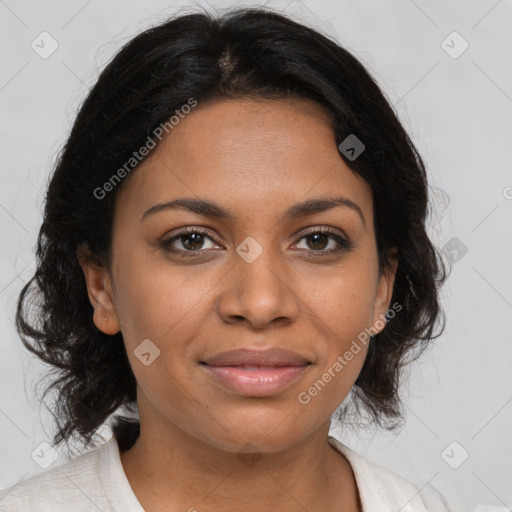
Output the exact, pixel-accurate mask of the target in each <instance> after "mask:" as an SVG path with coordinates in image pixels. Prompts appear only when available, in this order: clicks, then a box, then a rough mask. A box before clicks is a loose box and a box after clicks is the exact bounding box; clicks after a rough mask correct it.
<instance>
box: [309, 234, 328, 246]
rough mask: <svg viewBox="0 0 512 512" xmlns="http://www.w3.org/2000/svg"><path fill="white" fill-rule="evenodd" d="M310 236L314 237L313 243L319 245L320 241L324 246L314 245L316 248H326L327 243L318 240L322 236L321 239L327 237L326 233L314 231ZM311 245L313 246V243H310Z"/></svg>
mask: <svg viewBox="0 0 512 512" xmlns="http://www.w3.org/2000/svg"><path fill="white" fill-rule="evenodd" d="M310 237H311V238H312V239H314V242H313V245H317V244H318V243H320V245H321V246H322V247H314V248H316V249H323V248H325V243H323V244H322V243H321V241H320V242H319V241H318V238H320V240H321V239H322V238H324V239H325V238H327V237H326V235H325V233H314V234H312V235H310ZM324 242H325V240H324ZM310 247H311V245H310Z"/></svg>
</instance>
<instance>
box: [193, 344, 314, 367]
mask: <svg viewBox="0 0 512 512" xmlns="http://www.w3.org/2000/svg"><path fill="white" fill-rule="evenodd" d="M201 363H202V364H207V365H209V366H243V365H252V366H305V365H307V364H310V361H308V360H307V359H306V358H304V357H302V356H300V355H299V354H296V353H294V352H290V351H288V350H284V349H282V348H272V349H267V350H253V349H247V348H241V349H237V350H229V351H227V352H220V353H219V354H215V355H214V356H212V357H209V358H208V359H206V360H204V361H201Z"/></svg>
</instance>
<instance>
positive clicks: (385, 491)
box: [329, 436, 449, 512]
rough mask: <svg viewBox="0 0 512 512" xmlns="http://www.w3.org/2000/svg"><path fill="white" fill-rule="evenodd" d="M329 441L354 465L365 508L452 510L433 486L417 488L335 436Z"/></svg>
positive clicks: (372, 510) (424, 511) (368, 511)
mask: <svg viewBox="0 0 512 512" xmlns="http://www.w3.org/2000/svg"><path fill="white" fill-rule="evenodd" d="M329 444H331V446H333V447H334V448H335V449H337V450H338V451H339V452H340V453H342V454H343V455H344V456H345V457H346V458H347V460H348V461H349V463H350V465H351V466H352V470H353V472H354V476H355V478H356V482H357V486H358V490H359V495H360V497H361V502H362V506H363V510H364V512H384V511H388V510H389V511H392V510H393V511H395V510H400V511H401V512H449V509H448V507H447V505H446V502H445V501H444V499H443V497H442V496H441V495H440V494H439V493H438V492H437V491H436V490H435V489H434V488H433V487H432V486H430V485H425V486H423V487H421V488H418V487H416V486H415V485H413V484H412V483H411V482H409V481H408V480H406V479H404V478H402V477H401V476H399V475H397V474H396V473H394V472H393V471H390V470H389V469H386V468H384V467H382V466H380V465H379V464H376V463H374V462H372V461H370V460H369V459H367V458H365V457H363V456H362V455H359V454H358V453H356V452H355V451H353V450H352V449H350V448H349V447H348V446H345V445H344V444H342V443H341V442H340V441H338V440H337V439H335V438H334V437H331V436H329Z"/></svg>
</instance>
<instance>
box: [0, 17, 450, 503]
mask: <svg viewBox="0 0 512 512" xmlns="http://www.w3.org/2000/svg"><path fill="white" fill-rule="evenodd" d="M427 205H428V184H427V178H426V172H425V168H424V164H423V162H422V160H421V157H420V156H419V154H418V153H417V151H416V148H415V147H414V145H413V144H412V142H411V141H410V139H409V137H408V135H407V134H406V132H405V131H404V129H403V127H402V126H401V124H400V122H399V120H398V119H397V117H396V115H395V114H394V112H393V110H392V108H391V107H390V105H389V103H388V102H387V100H386V99H385V97H384V95H383V94H382V92H381V91H380V89H379V88H378V86H377V84H376V83H375V81H374V80H373V79H372V78H371V76H370V75H369V74H368V72H367V71H366V70H365V69H364V67H363V66H362V65H361V64H360V63H359V62H358V61H357V60H356V59H355V58H354V57H353V56H352V55H351V54H350V53H348V52H347V51H346V50H344V49H343V48H341V47H340V46H339V45H338V44H337V43H335V42H333V41H331V40H329V39H328V38H326V37H325V36H323V35H321V34H320V33H318V32H316V31H314V30H312V29H311V28H308V27H306V26H303V25H301V24H299V23H297V22H295V21H292V20H290V19H288V18H286V17H285V16H283V15H280V14H277V13H275V12H272V11H270V10H266V9H233V10H232V11H231V12H228V13H225V14H224V15H223V16H219V17H214V16H211V15H208V14H203V13H201V14H190V15H183V16H179V17H176V18H174V19H171V20H169V21H167V22H166V23H163V24H161V25H159V26H156V27H154V28H152V29H150V30H147V31H146V32H144V33H142V34H140V35H139V36H137V37H136V38H134V39H133V40H132V41H131V42H129V43H128V44H127V45H126V46H125V47H124V48H123V49H122V50H121V51H120V52H119V53H118V54H117V55H116V56H115V58H114V59H113V60H112V62H111V63H110V64H109V65H108V66H107V67H106V69H105V70H104V71H103V72H102V74H101V76H100V77H99V79H98V81H97V83H96V85H95V86H94V87H93V88H92V90H91V91H90V93H89V95H88V97H87V99H86V100H85V102H84V104H83V106H82V107H81V109H80V111H79V113H78V115H77V118H76V121H75V123H74V126H73V129H72V131H71V134H70V136H69V139H68V141H67V144H66V146H65V148H64V150H63V152H62V154H61V155H60V159H59V161H58V164H57V166H56V169H55V171H54V173H53V175H52V178H51V182H50V184H49V188H48V192H47V196H46V205H45V215H44V221H43V225H42V227H41V231H40V236H39V240H38V248H37V270H36V274H35V276H34V278H33V279H32V280H31V281H30V282H29V283H28V284H27V285H26V286H25V287H24V289H23V291H22V293H21V296H20V299H19V304H18V311H17V327H18V330H19V332H20V335H21V337H22V340H23V343H24V344H25V346H26V347H27V348H28V349H29V350H30V351H32V352H33V353H35V354H36V355H37V356H38V357H40V358H41V359H42V360H44V361H45V362H47V363H49V364H50V365H52V366H53V367H55V369H57V370H58V371H59V378H58V379H57V380H55V381H54V382H53V384H52V386H51V387H50V388H48V389H47V392H48V391H50V389H54V390H56V391H58V400H57V401H56V403H57V410H56V412H55V419H56V423H57V434H56V435H55V438H54V442H55V443H56V444H59V443H61V442H63V441H69V439H70V438H72V437H77V438H78V439H80V440H82V441H83V442H84V443H85V445H86V446H91V445H92V444H93V439H94V435H95V432H96V431H97V430H98V429H99V428H100V427H101V426H102V425H104V424H105V423H110V424H112V426H113V433H114V435H113V436H112V438H111V439H110V440H108V441H107V442H105V443H104V444H103V445H101V446H100V447H99V448H96V449H94V450H92V451H89V452H88V453H85V454H81V455H79V456H78V457H77V458H75V459H73V460H71V461H69V462H67V463H66V464H64V465H61V466H57V467H54V468H51V469H48V470H47V471H45V472H43V473H41V474H39V475H37V476H35V477H32V478H29V479H27V480H25V481H23V482H20V483H18V484H17V485H15V486H12V487H11V488H9V489H6V490H4V491H3V492H2V494H0V510H9V511H18V510H20V511H21V510H23V511H29V510H38V511H40V510H51V511H52V512H58V511H61V510H69V509H70V508H72V509H73V510H75V511H78V510H80V511H82V510H84V511H86V510H103V511H107V510H123V511H138V512H142V511H143V510H145V511H146V512H154V511H160V510H189V511H194V510H197V511H201V512H209V511H220V510H222V511H224V510H242V509H243V510H245V511H262V510H283V511H298V510H308V511H320V510H323V511H325V510H332V511H335V510H336V511H337V510H344V511H350V512H355V511H364V512H376V511H378V512H382V511H387V510H390V511H391V510H393V511H397V510H400V511H404V512H405V511H425V510H429V511H430V510H432V511H438V510H447V509H446V508H445V505H444V504H443V500H442V498H441V496H440V495H439V494H438V493H437V492H436V491H434V490H433V489H432V488H430V487H429V486H426V487H424V488H422V489H421V490H419V489H418V488H417V487H415V486H414V485H413V484H412V483H409V482H407V481H406V480H404V479H402V478H400V477H399V476H397V475H395V474H394V473H392V472H390V471H388V470H386V469H384V468H381V467H379V466H377V465H375V464H373V463H372V462H370V461H369V460H366V459H365V458H363V457H361V456H359V455H358V454H356V453H355V452H353V451H352V450H350V449H349V448H348V447H346V446H345V445H344V444H342V443H341V442H340V441H339V440H337V439H335V438H333V437H331V436H329V428H330V425H331V419H335V418H336V414H335V413H336V411H338V416H337V419H338V420H339V421H341V422H343V421H348V418H349V413H350V412H352V413H354V412H355V413H356V414H357V415H358V417H362V416H364V415H365V414H366V415H369V417H370V418H371V419H372V420H373V421H375V422H376V423H377V424H378V425H381V426H383V427H388V428H392V427H393V426H394V425H395V424H396V423H397V420H400V418H401V409H400V401H399V398H398V394H397V391H398V384H399V378H400V371H401V368H402V367H403V365H404V363H405V361H406V360H407V361H410V360H411V359H412V358H413V357H417V356H418V355H419V354H420V352H421V351H422V349H424V348H425V347H426V346H427V345H428V342H429V341H430V340H432V339H433V338H435V337H436V336H438V335H439V334H440V332H442V328H443V327H444V325H443V326H442V328H441V330H440V332H438V333H435V327H436V324H437V322H438V320H439V319H440V318H441V317H442V310H441V307H440V303H439V298H438V293H439V288H440V286H441V285H442V283H443V281H444V279H445V278H446V273H445V269H444V265H443V263H442V260H441V258H440V256H439V253H438V252H437V250H436V248H435V247H434V246H433V244H432V243H431V241H430V239H429V238H428V236H427V234H426V230H425V219H426V212H427ZM33 287H34V288H33ZM31 292H32V293H33V292H37V293H38V294H39V295H38V296H37V299H38V300H39V302H38V305H39V310H38V313H37V315H36V317H37V319H38V322H37V323H36V324H31V323H30V319H29V310H28V304H29V298H30V297H31ZM29 338H31V339H32V340H33V341H34V343H31V342H29V340H28V339H29ZM340 404H342V405H341V406H340ZM120 408H125V409H126V410H127V411H129V412H132V413H135V417H134V418H130V417H128V416H122V415H119V414H115V413H116V412H118V411H119V409H120Z"/></svg>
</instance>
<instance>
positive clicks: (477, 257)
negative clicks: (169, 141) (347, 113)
mask: <svg viewBox="0 0 512 512" xmlns="http://www.w3.org/2000/svg"><path fill="white" fill-rule="evenodd" d="M210 3H211V4H212V5H214V6H216V7H217V8H222V7H223V6H227V5H233V4H232V3H227V2H214V0H211V1H210ZM240 3H242V2H240ZM243 3H244V4H246V3H245V2H243ZM262 4H263V2H261V3H251V4H250V5H262ZM193 5H196V6H198V5H203V6H207V5H208V4H207V3H206V2H205V1H201V2H195V4H192V3H191V2H171V1H161V0H159V1H153V2H151V3H148V2H144V1H142V0H128V1H126V0H124V1H120V0H119V1H117V0H103V1H100V0H89V1H86V0H70V1H67V2H62V1H61V2H58V1H56V0H51V1H50V0H48V1H40V2H36V1H35V0H32V1H16V0H0V39H1V44H0V62H1V68H0V108H1V114H2V115H1V121H0V129H1V140H2V153H1V158H2V162H1V167H0V169H1V171H0V172H1V187H0V237H1V247H2V249H1V251H0V263H1V265H0V303H1V310H0V329H1V332H2V336H1V338H0V343H1V345H0V354H1V357H0V429H1V433H2V435H1V439H0V488H4V487H8V486H10V485H13V484H15V483H16V482H17V481H19V480H20V479H21V478H26V477H28V476H31V475H33V474H36V473H39V472H41V471H43V468H41V467H40V466H38V465H37V464H36V463H35V462H34V460H33V459H32V458H31V452H32V451H33V450H34V448H35V447H36V446H38V445H39V444H40V443H41V442H44V441H48V440H50V437H51V434H52V429H51V417H50V416H49V414H48V413H47V412H46V411H45V410H44V409H40V407H39V404H38V403H37V400H36V399H35V395H34V391H33V386H34V383H35V379H36V378H37V377H38V376H39V375H40V374H41V372H42V371H44V369H45V368H44V367H43V365H42V364H40V363H39V362H37V361H35V360H34V359H33V357H32V356H29V355H28V352H27V351H26V350H25V348H24V347H23V346H22V344H21V342H20V340H19V338H18V335H17V333H16V331H15V329H14V314H15V308H16V301H17V297H18V294H19V292H20V290H21V287H22V285H23V284H24V283H25V282H27V280H28V279H29V278H30V277H31V272H32V271H33V269H34V247H35V241H36V237H37V233H38V230H39V227H40V224H41V220H42V217H41V212H42V202H43V198H44V190H45V184H46V179H47V175H48V173H49V172H50V170H51V167H52V165H53V163H54V161H55V155H56V152H57V151H58V150H59V149H60V148H61V146H62V144H63V143H64V141H65V139H66V135H67V133H68V130H69V129H70V126H71V123H72V121H73V119H74V116H75V111H76V109H77V107H78V106H79V105H80V103H81V101H82V99H83V97H84V95H85V93H86V91H87V89H88V88H89V87H90V86H91V85H92V84H93V83H94V82H95V79H96V78H97V76H98V73H99V71H100V70H101V69H103V67H104V65H105V64H106V63H107V62H108V60H109V59H110V58H111V56H112V55H113V54H114V53H115V52H116V51H117V49H118V48H119V47H120V46H121V45H122V44H123V43H125V42H126V41H128V40H129V39H130V38H131V37H133V36H134V35H135V34H137V33H139V32H140V31H141V30H143V29H145V28H147V27H149V26H150V25H153V24H155V23H157V22H159V21H161V20H163V19H164V18H165V17H167V16H169V15H172V14H173V13H174V12H176V10H177V9H178V8H179V7H181V6H189V8H193ZM246 5H247V4H246ZM268 5H270V6H273V7H275V8H278V9H281V10H283V9H284V10H285V11H286V12H287V13H288V14H290V15H292V16H295V17H296V18H297V19H300V20H301V21H304V22H307V23H309V24H310V25H311V26H314V27H315V28H318V29H319V30H321V31H323V32H324V33H326V34H330V35H331V36H333V37H334V38H336V39H337V40H338V41H339V42H340V43H341V44H342V45H344V46H345V47H346V48H347V49H349V50H350V51H352V52H353V53H354V54H355V55H356V56H357V57H358V58H359V59H360V60H361V61H362V62H363V63H364V64H365V65H366V66H367V67H368V69H369V70H370V72H371V73H372V74H373V75H374V76H375V77H376V79H377V80H378V82H379V84H380V85H381V87H382V88H383V89H384V91H385V93H386V95H387V96H388V98H389V99H390V101H391V102H392V103H393V104H394V106H395V108H396V110H397V112H398V114H399V116H400V118H401V120H402V121H403V123H404V124H405V126H406V128H407V130H408V131H409V134H410V136H411V138H412V139H413V141H414V142H415V144H416V145H417V147H418V149H419V151H420V152H421V154H422V156H423V157H424V159H425V162H426V164H427V167H428V172H429V175H430V180H431V185H432V186H433V187H436V188H437V189H439V190H437V192H436V193H435V194H434V196H433V205H434V212H433V216H432V218H431V220H430V227H429V229H430V233H431V235H432V237H433V238H434V240H435V242H436V243H437V244H438V245H439V246H440V247H443V246H445V244H447V243H448V242H449V241H450V240H451V239H452V238H453V237H456V238H457V239H458V241H459V246H460V245H461V244H464V246H466V247H467V253H466V254H464V255H463V256H462V257H460V256H461V254H462V253H461V252H459V256H458V257H459V258H460V259H459V260H458V261H456V262H455V263H454V267H453V271H452V275H451V277H450V279H449V280H448V282H447V284H446V287H445V291H444V293H443V305H444V308H445V310H446V314H447V319H448V324H447V328H446V331H445V333H444V335H443V336H442V337H441V338H439V339H438V340H437V342H436V343H435V346H434V348H433V349H432V350H431V351H430V352H428V353H426V354H425V355H424V356H423V357H422V359H421V360H420V362H418V363H416V364H414V365H413V367H412V368H411V371H410V376H409V379H408V387H407V388H404V399H405V403H406V412H407V424H406V426H405V428H404V429H403V430H402V431H401V432H400V433H398V434H390V433H364V432H363V433H359V434H358V435H357V436H356V435H355V434H350V435H347V434H346V433H341V432H340V433H337V437H338V438H341V439H342V440H343V441H344V442H346V443H347V444H349V445H350V446H352V447H353V448H355V449H356V450H357V451H359V452H360V453H362V454H364V455H366V456H367V457H369V458H370V459H372V460H374V461H376V462H378V463H380V464H383V465H385V466H387V467H388V468H390V469H392V470H394V471H396V472H397V473H399V474H401V475H403V476H404V477H406V478H407V479H409V480H411V481H413V482H415V483H416V484H417V485H419V486H420V487H421V486H423V485H425V484H426V483H427V482H430V483H431V485H433V486H434V487H436V488H437V489H438V490H439V491H441V492H442V493H443V494H444V496H445V497H446V498H447V499H448V500H449V502H450V505H451V506H452V508H453V510H454V511H469V510H482V511H483V510H508V509H509V508H512V462H511V461H512V436H511V435H510V433H511V427H510V426H511V423H512V386H511V381H512V334H511V329H510V323H511V318H512V273H511V272H510V263H511V261H512V242H511V234H512V230H511V228H512V222H511V219H512V170H511V164H510V162H511V156H512V155H511V147H512V144H510V142H511V140H510V136H511V133H512V126H511V115H512V84H511V74H510V70H511V69H512V52H511V48H512V32H511V30H510V27H511V26H512V2H511V1H510V0H500V1H496V0H489V1H487V0H485V1H483V0H482V1H475V2H465V1H462V0H457V1H450V2H433V1H426V0H415V1H412V0H392V1H388V2H379V1H377V0H374V1H358V2H354V1H352V2H350V1H348V0H343V1H334V0H317V1H315V2H309V1H308V0H305V1H304V2H298V1H294V2H289V1H286V2H284V1H274V2H272V1H270V2H268ZM43 31H47V32H48V33H50V34H51V36H52V37H53V38H54V39H55V40H56V41H57V42H58V45H59V46H58V49H57V50H56V51H55V52H54V53H53V54H52V55H50V56H49V57H48V58H47V59H43V58H41V57H40V56H39V55H38V54H37V53H36V52H35V51H34V50H33V49H32V48H31V43H32V41H33V40H36V42H37V41H38V39H37V38H38V36H39V34H40V33H41V32H43ZM453 31H457V32H458V33H459V34H460V35H461V36H462V38H464V40H466V41H467V43H468V44H469V47H468V49H467V50H466V51H465V52H464V53H462V54H461V55H460V56H459V57H458V58H453V57H452V56H450V55H449V54H448V53H447V52H446V51H445V48H446V45H450V46H452V47H453V48H452V49H451V50H449V51H451V52H452V54H453V52H456V51H457V50H458V49H460V48H462V46H461V44H462V42H461V40H457V39H454V38H453V36H451V38H448V40H447V41H446V43H444V45H442V42H443V41H444V40H445V39H446V38H447V36H449V35H450V34H451V33H452V32H453ZM47 48H48V47H47ZM451 257H452V258H454V257H456V256H455V255H454V254H453V255H452V256H451ZM453 441H456V442H457V443H458V444H457V445H455V446H453V445H452V448H453V449H449V450H448V452H447V456H446V455H445V458H443V457H442V456H441V454H442V452H443V451H444V450H445V448H446V447H447V446H449V445H450V443H452V442H453ZM463 450H464V451H466V452H467V453H468V454H469V457H468V459H467V460H466V461H465V462H464V463H463V464H462V465H460V467H458V468H457V469H453V468H452V467H450V465H449V464H448V463H447V460H448V461H449V462H450V463H451V464H452V465H455V463H457V462H458V461H460V460H461V457H462V456H463V455H464V451H463ZM64 461H65V460H64V458H63V454H62V452H61V454H60V458H59V459H58V460H56V461H55V462H54V465H57V464H61V463H63V462H64ZM478 504H489V505H494V506H496V507H498V506H499V507H501V508H496V509H494V508H488V509H487V508H486V509H483V508H477V505H478Z"/></svg>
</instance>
